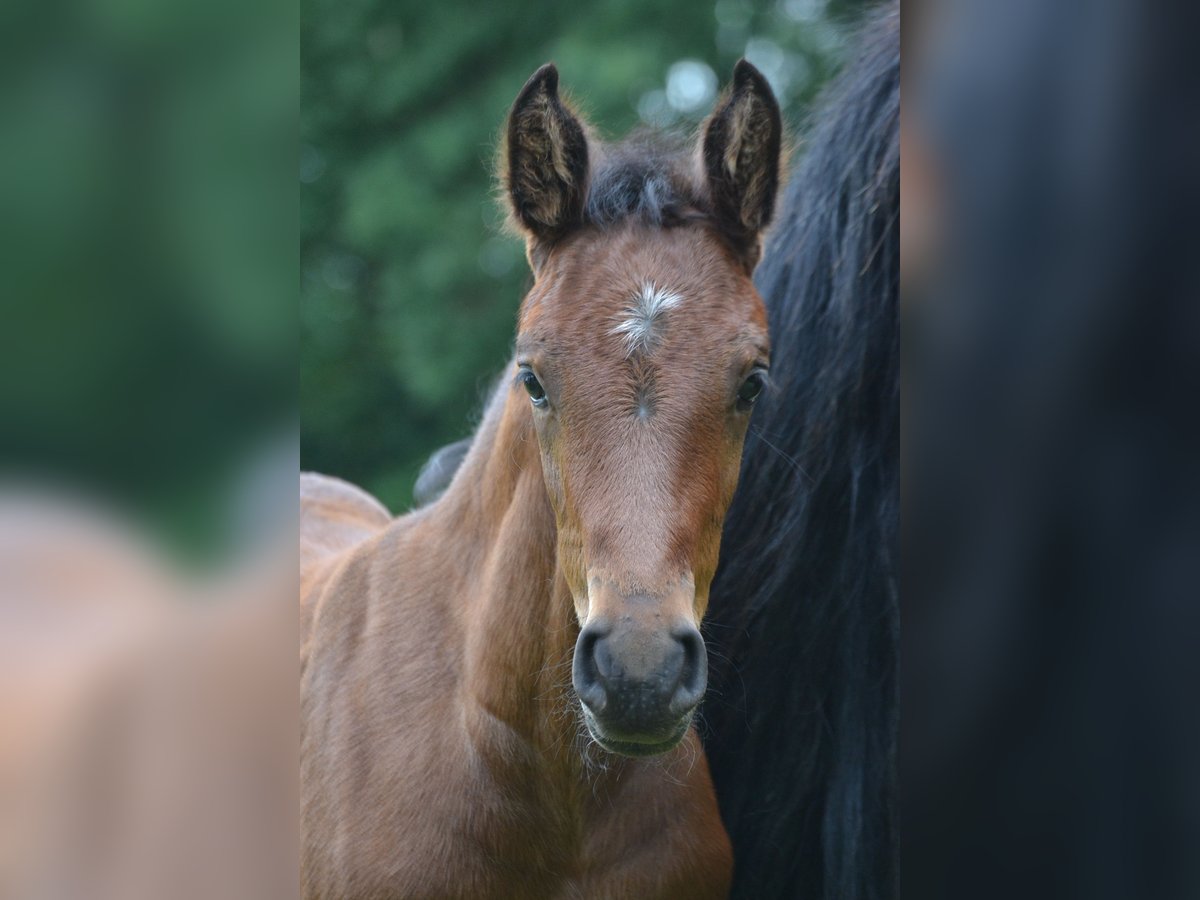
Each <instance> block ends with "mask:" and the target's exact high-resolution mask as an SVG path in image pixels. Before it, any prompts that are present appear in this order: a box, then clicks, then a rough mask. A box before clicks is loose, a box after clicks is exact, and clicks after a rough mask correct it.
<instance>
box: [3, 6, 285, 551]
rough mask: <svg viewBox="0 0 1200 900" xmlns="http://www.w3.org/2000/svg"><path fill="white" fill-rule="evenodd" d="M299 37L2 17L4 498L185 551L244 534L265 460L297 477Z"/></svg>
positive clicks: (152, 10)
mask: <svg viewBox="0 0 1200 900" xmlns="http://www.w3.org/2000/svg"><path fill="white" fill-rule="evenodd" d="M297 28H298V22H297V17H296V12H295V10H294V9H289V8H288V6H287V5H286V4H281V3H277V2H274V0H267V2H265V3H258V4H240V3H234V2H232V0H209V2H206V3H204V4H189V3H185V4H166V5H163V4H155V3H148V2H145V0H112V2H105V3H98V4H68V5H62V4H46V3H16V4H6V5H4V6H3V9H2V11H0V273H2V278H0V300H2V301H3V312H4V327H3V328H0V480H2V481H3V482H4V483H5V485H6V486H7V485H8V484H11V483H12V482H17V483H18V484H20V485H24V484H26V483H28V482H36V483H37V484H38V485H46V484H48V485H50V486H52V487H53V488H55V489H62V490H74V491H77V492H79V491H81V492H84V493H87V494H89V495H92V496H95V497H98V498H100V499H102V500H106V501H109V502H110V503H114V504H115V505H117V506H118V507H120V508H122V509H123V510H124V511H126V512H127V513H129V514H131V515H132V516H133V518H134V519H135V520H138V521H140V522H141V523H142V524H145V525H148V526H150V528H151V529H152V530H153V531H155V532H156V533H158V534H159V535H160V536H161V537H162V538H163V539H164V543H166V544H167V545H168V546H171V547H173V548H174V549H177V550H181V551H183V552H184V553H186V554H188V555H195V554H200V555H201V556H205V555H209V554H212V553H217V554H220V553H225V552H230V551H231V550H232V549H233V548H234V547H235V546H236V545H238V544H242V543H244V542H246V541H248V540H249V538H248V537H247V533H246V531H245V530H243V529H241V528H240V527H239V525H238V523H237V522H236V521H235V520H237V519H238V517H239V516H242V515H243V514H244V513H247V512H248V510H247V506H248V505H254V504H258V505H260V506H261V505H264V503H263V501H264V496H265V495H264V494H263V493H262V492H261V487H262V485H261V480H262V478H263V477H265V476H264V475H263V472H264V471H265V470H263V469H262V467H261V463H262V462H263V460H264V459H265V457H266V456H268V455H273V456H274V457H275V459H276V461H277V462H279V461H282V462H283V463H285V464H287V465H286V468H289V469H290V468H291V465H290V464H291V463H294V453H292V454H291V456H290V458H289V443H288V432H293V438H294V428H295V425H294V419H295V415H296V412H295V398H296V343H297V338H296V325H295V322H296V319H295V315H296V313H295V293H294V292H295V275H294V273H295V266H296V257H297V254H298V249H297V246H296V231H295V229H296V224H295V223H296V206H297V199H296V193H295V192H296V186H295V181H294V178H295V175H294V170H293V169H292V168H291V160H293V159H294V147H295V116H296V110H297V107H298V102H299V97H298V81H297V73H296V63H295V53H296V34H297ZM251 481H256V482H260V483H259V484H258V485H257V486H255V485H251V484H250V482H251ZM274 496H275V500H274V501H271V502H274V503H275V506H276V510H275V511H276V512H278V511H279V509H281V508H282V505H281V504H280V503H279V500H278V497H279V495H278V492H277V491H276V493H275V495H274ZM252 498H256V499H252ZM289 499H290V501H291V502H290V504H289V505H290V507H291V508H290V509H288V514H289V515H291V516H293V517H294V515H295V512H294V487H293V488H292V496H291V498H289ZM250 514H251V515H257V513H250Z"/></svg>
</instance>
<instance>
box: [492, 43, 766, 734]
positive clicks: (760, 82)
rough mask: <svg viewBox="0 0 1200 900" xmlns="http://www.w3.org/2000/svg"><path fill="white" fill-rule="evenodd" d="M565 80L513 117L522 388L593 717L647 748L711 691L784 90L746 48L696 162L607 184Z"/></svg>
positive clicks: (754, 361)
mask: <svg viewBox="0 0 1200 900" xmlns="http://www.w3.org/2000/svg"><path fill="white" fill-rule="evenodd" d="M557 87H558V73H557V72H556V71H555V70H554V68H553V66H545V67H543V68H542V69H540V70H539V71H538V72H537V73H536V74H535V75H534V76H533V78H531V79H530V80H529V82H528V83H527V84H526V85H525V88H524V89H523V90H522V91H521V94H520V96H518V98H517V100H516V103H514V105H513V109H512V112H511V113H510V114H509V120H508V129H507V138H506V150H507V158H506V167H507V171H506V173H505V180H506V186H507V188H508V194H509V200H510V203H511V206H512V212H513V216H514V218H515V219H516V220H517V222H518V223H519V224H520V225H521V227H522V228H523V229H524V231H525V234H526V242H527V248H528V251H529V258H530V261H531V263H532V265H533V268H534V271H535V274H536V279H535V282H534V287H533V289H532V290H531V291H530V292H529V295H528V296H527V297H526V299H525V303H524V304H523V306H522V309H521V322H520V328H519V332H518V338H517V359H516V364H517V370H516V372H515V373H514V384H513V390H514V391H518V392H521V393H522V394H528V396H527V397H524V398H523V399H522V401H521V402H524V403H528V404H529V414H530V416H531V417H532V419H533V422H534V427H535V429H536V432H537V439H538V445H539V448H540V450H541V459H542V471H543V474H544V476H545V482H546V492H547V494H548V496H549V498H550V502H551V504H552V505H553V507H554V512H555V516H556V519H557V524H558V563H559V567H560V569H561V570H562V572H563V574H564V576H565V578H566V581H567V584H568V585H569V587H570V590H571V594H572V596H573V598H574V602H575V611H576V613H577V615H578V617H579V622H580V625H581V626H582V628H581V630H580V634H579V641H578V643H577V644H576V647H575V660H574V666H573V673H572V674H573V682H574V686H575V690H576V692H577V693H578V695H579V699H580V701H581V703H582V707H583V712H584V719H585V721H586V722H587V725H588V728H589V730H590V732H591V734H592V737H593V738H594V739H595V740H596V741H597V742H598V743H599V744H600V745H601V746H603V747H605V748H606V749H608V750H611V751H613V752H617V753H623V754H626V755H629V756H644V755H648V754H653V753H662V752H664V751H666V750H669V749H670V748H671V747H674V746H675V744H677V743H678V742H679V741H680V739H682V737H683V736H684V734H685V733H686V732H687V728H688V724H689V723H690V722H691V718H692V713H693V712H694V711H695V708H696V706H697V704H699V702H700V699H701V697H702V696H703V694H704V688H705V684H706V678H707V664H706V657H705V651H704V644H703V642H702V641H701V639H700V631H699V625H700V620H701V617H702V616H703V615H704V610H705V607H706V606H707V604H708V589H709V585H710V584H711V582H712V578H713V574H714V572H715V571H716V567H717V552H718V548H719V544H720V540H721V524H722V520H723V519H724V517H725V511H726V509H727V508H728V506H729V501H730V499H731V498H732V496H733V489H734V486H735V485H736V483H737V475H738V468H739V465H740V461H741V453H742V441H743V439H744V437H745V434H746V427H747V424H748V421H749V417H750V411H751V408H752V407H753V405H754V401H755V400H756V399H757V397H758V395H759V393H760V392H761V391H762V389H763V387H764V386H765V384H766V377H767V374H766V373H767V365H768V359H767V329H766V315H765V313H764V310H763V305H762V301H761V299H760V298H759V296H758V294H757V293H756V292H755V290H754V286H753V284H752V283H751V280H750V272H751V271H752V269H753V267H754V263H755V262H756V261H757V258H758V248H759V232H760V230H761V228H762V227H763V226H765V225H766V223H767V221H768V220H769V219H770V216H771V210H772V208H773V204H774V197H775V190H776V186H777V183H778V169H779V146H780V130H781V129H780V120H779V109H778V106H777V105H776V103H775V99H774V97H773V96H772V95H771V92H770V88H769V87H767V84H766V81H765V80H764V79H763V77H762V76H761V75H760V74H759V73H758V71H757V70H755V69H754V67H753V66H750V65H749V64H748V63H745V62H744V61H743V62H741V63H739V64H738V66H737V67H736V68H735V70H734V83H733V86H732V88H731V89H730V91H729V92H728V93H727V94H726V96H725V97H724V98H723V99H722V100H721V101H720V103H719V104H718V106H717V109H716V110H715V111H714V113H713V115H712V117H711V118H710V119H709V121H708V123H707V124H706V126H705V128H704V131H703V134H702V138H701V141H700V143H699V146H698V147H697V148H696V149H697V152H696V154H695V157H694V161H692V160H690V159H689V161H688V162H687V163H686V165H685V164H684V163H682V162H681V161H679V160H674V161H672V160H659V159H652V160H650V161H649V163H650V164H649V165H646V164H642V163H644V162H645V161H642V163H639V165H641V168H638V167H637V166H633V167H631V168H627V169H626V170H620V172H619V174H621V175H622V179H620V180H618V181H617V182H616V183H615V187H614V183H613V182H612V181H611V171H613V170H610V172H609V176H610V182H609V184H608V185H605V184H604V183H603V178H604V177H605V176H604V174H603V173H602V174H601V175H598V176H596V179H595V180H594V179H593V174H594V173H593V172H592V170H591V163H590V160H591V158H592V157H593V156H594V155H595V151H596V149H597V148H596V147H595V146H594V145H593V144H592V143H591V142H590V141H589V140H588V137H587V128H586V127H585V126H584V125H583V124H582V123H581V122H580V121H579V120H578V119H577V118H576V117H575V116H574V115H573V114H572V113H571V112H570V110H568V109H567V108H566V107H565V106H564V105H563V104H562V102H561V101H560V100H559V97H558V92H557ZM672 164H673V165H674V166H675V169H674V170H672V171H671V174H670V175H669V176H664V175H662V174H661V173H662V172H663V171H664V170H665V169H669V168H670V165H672ZM647 173H649V174H647ZM647 178H650V179H652V180H653V186H652V190H649V189H645V188H644V185H645V183H646V181H645V179H647ZM639 179H640V182H639ZM639 183H640V184H641V185H643V187H639ZM630 184H632V185H633V186H634V187H633V190H634V191H635V197H634V200H635V201H636V202H634V203H632V205H631V207H622V208H621V209H619V210H618V212H617V214H616V215H615V216H610V219H609V221H608V224H607V225H601V224H597V222H595V221H592V220H591V219H590V217H591V216H592V215H593V213H589V190H593V189H594V190H595V191H596V192H597V193H596V198H594V199H597V203H599V202H600V201H601V200H603V201H605V202H609V203H611V202H612V201H613V196H614V193H613V192H614V190H615V191H616V192H617V193H616V196H617V197H618V199H619V198H620V196H621V194H620V191H621V190H626V191H627V190H629V188H628V185H630ZM623 186H624V187H623ZM638 190H645V191H646V193H645V194H644V195H636V191H638ZM664 192H666V193H670V194H671V195H672V196H671V198H670V199H671V202H672V207H673V208H672V216H670V217H669V218H670V219H671V221H672V222H673V223H674V225H673V227H661V226H657V225H655V226H651V225H649V224H643V223H642V221H641V220H642V219H643V218H647V217H644V216H640V215H638V214H637V213H636V210H637V209H639V208H641V206H640V204H642V201H646V202H653V201H654V200H656V199H661V198H662V196H663V194H664ZM631 210H634V211H631ZM622 216H623V217H622ZM648 218H650V219H653V218H654V217H653V216H650V217H648ZM613 219H615V221H616V224H613V221H612V220H613Z"/></svg>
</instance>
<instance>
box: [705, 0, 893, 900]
mask: <svg viewBox="0 0 1200 900" xmlns="http://www.w3.org/2000/svg"><path fill="white" fill-rule="evenodd" d="M899 26H900V14H899V4H898V3H896V4H894V5H892V4H889V5H888V6H887V7H886V8H885V9H883V10H880V11H879V12H878V13H876V14H875V15H874V16H873V17H872V18H871V20H870V21H869V22H868V24H867V25H866V27H865V28H864V30H863V32H862V34H861V36H860V39H859V42H858V44H857V45H856V46H857V52H856V54H855V56H854V57H853V58H852V59H851V61H850V63H849V65H848V68H847V69H846V71H845V72H844V74H843V75H842V76H841V77H840V78H839V79H838V80H837V81H836V82H835V83H834V84H833V86H832V88H831V90H830V91H829V92H828V93H827V94H826V95H825V97H824V99H823V102H822V104H821V106H820V111H819V113H818V115H817V117H816V118H815V120H814V123H813V127H812V129H811V130H810V132H809V134H808V136H807V138H806V141H805V143H806V145H807V149H806V150H805V152H804V154H803V156H802V158H801V160H800V162H799V164H798V166H797V169H796V171H795V172H794V174H793V176H792V180H791V184H790V185H789V188H788V190H787V194H786V197H785V200H784V203H783V211H782V215H781V218H780V221H779V224H778V225H777V226H776V229H775V231H774V232H773V233H772V236H771V240H770V242H769V244H768V247H767V251H766V255H765V258H764V261H763V263H762V265H761V267H760V268H759V270H758V274H757V276H756V281H757V284H758V287H759V290H760V292H761V293H762V295H763V298H764V299H765V301H766V304H767V309H768V315H769V318H770V328H771V341H772V351H771V357H772V359H771V374H770V380H771V387H770V391H769V393H768V394H766V395H764V396H763V398H762V399H761V400H760V401H759V406H758V408H757V409H756V411H755V414H754V418H753V420H752V423H751V426H750V433H749V434H748V436H747V439H746V450H745V456H744V461H743V466H742V473H741V482H740V484H739V487H738V491H737V494H736V495H735V498H734V501H733V505H732V508H731V509H730V512H729V515H728V517H727V519H726V521H725V532H724V539H723V545H722V552H721V557H722V562H721V568H720V569H719V571H718V574H717V578H716V581H715V582H714V584H713V589H712V594H711V601H710V606H709V613H708V620H707V623H706V632H707V634H706V637H707V643H708V645H709V647H710V667H711V672H712V675H711V680H710V684H711V689H710V692H709V697H708V700H707V701H706V704H705V712H704V717H705V725H704V729H703V733H704V738H705V746H706V749H707V752H708V756H709V762H710V765H711V768H712V773H713V779H714V781H715V783H716V788H717V795H718V799H719V801H720V806H721V814H722V816H723V818H724V821H725V825H726V827H727V829H728V830H729V833H730V837H731V838H732V841H733V846H734V858H735V873H734V891H733V896H734V897H740V898H754V900H764V898H774V897H789V898H790V897H800V898H828V900H833V898H838V900H857V898H890V897H893V896H894V895H895V893H896V879H897V874H896V871H897V861H896V855H897V850H896V788H895V776H896V758H895V756H896V725H897V656H898V646H897V645H898V627H899V623H898V593H897V577H898V571H897V558H898V512H899V510H898V508H899V498H898V478H897V473H898V468H899V459H898V456H899V420H900V411H899V369H898V358H899V322H898V307H897V295H898V292H899V250H900V236H899V210H900V136H899V114H900V27H899Z"/></svg>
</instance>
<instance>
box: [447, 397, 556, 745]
mask: <svg viewBox="0 0 1200 900" xmlns="http://www.w3.org/2000/svg"><path fill="white" fill-rule="evenodd" d="M445 500H446V502H447V504H448V507H449V509H450V510H452V512H451V514H452V515H453V516H454V517H455V518H456V520H457V521H458V523H459V525H460V527H463V528H465V529H469V530H470V531H471V532H472V533H474V535H475V545H476V546H477V547H478V548H480V549H479V552H478V553H477V554H476V555H475V557H474V559H473V561H472V568H473V569H474V571H473V572H472V573H471V576H470V584H471V586H470V588H469V590H468V591H467V592H466V596H464V597H463V601H464V608H463V610H462V613H463V618H462V621H463V628H464V632H465V637H466V648H465V654H466V658H465V662H466V677H465V681H464V698H463V699H464V701H465V703H466V705H467V710H468V724H469V727H472V728H473V735H472V736H473V738H475V739H476V741H477V743H479V744H480V745H481V750H482V751H483V752H485V753H486V752H487V751H488V750H489V749H490V750H492V751H494V752H495V753H496V754H508V753H511V752H512V748H511V747H507V746H506V745H508V744H519V745H522V746H523V747H524V748H527V749H532V750H534V751H536V752H537V755H538V756H540V757H541V758H542V761H543V762H545V761H547V759H557V760H560V761H562V762H563V763H564V764H567V765H570V764H571V761H572V760H573V759H577V758H578V749H577V748H576V747H575V746H574V739H575V736H576V734H577V729H578V726H577V720H576V717H575V713H574V710H573V708H572V705H571V703H572V701H571V697H572V694H571V689H570V682H571V659H572V652H573V650H574V646H575V640H576V638H577V636H578V633H579V626H578V623H577V620H576V618H575V612H574V607H573V605H572V601H571V596H570V592H569V590H568V589H567V586H566V582H565V580H564V579H563V577H562V574H561V573H560V572H559V570H558V564H557V550H556V547H557V536H556V529H555V524H554V513H553V510H552V509H551V507H550V503H549V500H548V499H547V497H546V489H545V482H544V481H543V476H542V467H541V458H540V454H539V450H538V442H537V435H536V434H535V433H534V430H533V422H532V418H531V415H530V409H529V403H528V400H526V399H525V398H524V396H518V395H516V394H515V393H514V392H513V391H512V390H510V389H509V386H508V385H507V383H503V384H501V386H500V387H499V388H498V390H497V392H496V394H495V395H493V397H492V400H491V402H490V403H489V406H488V410H487V413H486V414H485V417H484V421H483V422H482V424H481V425H480V427H479V430H478V432H477V434H476V437H475V440H474V443H473V445H472V447H471V450H470V453H469V454H468V456H467V458H466V460H465V461H464V463H463V467H462V471H460V473H459V474H458V476H457V477H456V478H455V480H454V483H453V484H452V485H451V488H450V490H449V491H448V492H447V496H446V498H445Z"/></svg>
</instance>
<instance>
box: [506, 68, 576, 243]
mask: <svg viewBox="0 0 1200 900" xmlns="http://www.w3.org/2000/svg"><path fill="white" fill-rule="evenodd" d="M505 149H506V160H505V164H504V166H505V167H504V178H505V187H506V188H507V189H508V199H509V203H510V204H511V205H512V212H513V215H514V216H515V217H516V220H517V222H518V223H519V224H520V225H521V227H522V228H523V229H524V230H525V231H526V232H527V234H528V237H529V238H530V239H531V240H530V244H531V249H532V246H533V244H536V243H542V244H546V243H550V242H552V241H554V240H557V239H558V238H560V237H562V236H563V235H564V234H565V233H566V232H567V231H569V230H570V229H571V228H573V227H574V226H576V225H578V224H579V223H580V222H581V220H582V219H583V202H584V196H585V194H586V191H587V175H588V144H587V136H586V134H585V133H584V127H583V123H581V122H580V121H579V120H578V119H577V118H575V116H574V115H572V114H571V111H570V110H569V109H567V107H566V106H565V105H563V102H562V101H561V100H560V99H559V97H558V69H556V68H555V67H554V64H553V63H547V64H546V65H544V66H542V67H541V68H540V69H538V70H537V71H536V72H534V73H533V77H531V78H530V79H529V81H527V82H526V83H525V87H523V88H522V89H521V93H520V94H518V95H517V99H516V101H514V103H513V105H512V110H511V111H510V112H509V114H508V130H507V134H506V139H505ZM532 255H533V254H532V252H531V256H532Z"/></svg>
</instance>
